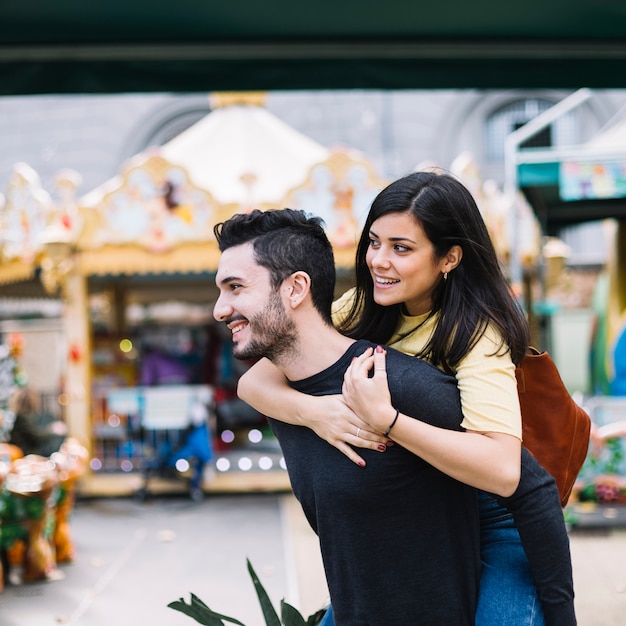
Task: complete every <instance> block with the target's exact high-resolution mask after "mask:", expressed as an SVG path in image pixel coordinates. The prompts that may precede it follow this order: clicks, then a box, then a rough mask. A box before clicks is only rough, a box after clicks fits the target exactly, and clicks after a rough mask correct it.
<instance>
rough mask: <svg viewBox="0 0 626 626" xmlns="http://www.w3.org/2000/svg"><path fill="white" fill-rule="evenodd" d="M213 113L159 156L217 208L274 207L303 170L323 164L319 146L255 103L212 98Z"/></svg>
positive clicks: (322, 149) (299, 179) (325, 154)
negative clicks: (209, 196) (178, 168)
mask: <svg viewBox="0 0 626 626" xmlns="http://www.w3.org/2000/svg"><path fill="white" fill-rule="evenodd" d="M212 104H213V106H214V107H216V108H215V110H214V111H213V112H211V113H209V114H208V115H207V116H206V117H205V118H203V119H202V120H200V121H199V122H197V123H196V124H194V125H193V126H192V127H191V128H189V129H187V130H186V131H185V132H183V133H181V134H180V135H178V136H177V137H175V138H174V139H173V140H172V141H170V142H169V143H167V144H166V145H165V146H163V147H162V148H161V150H160V152H161V155H162V156H163V157H164V158H165V159H167V160H168V161H170V163H174V164H177V165H181V166H183V167H184V168H186V170H187V172H188V173H189V176H190V178H191V180H192V181H193V183H194V184H195V185H197V186H198V187H201V188H203V189H207V190H209V191H210V192H211V194H212V195H213V197H214V198H215V200H216V201H217V202H219V203H221V204H228V203H237V204H239V205H241V206H254V205H256V204H258V203H278V202H280V201H281V200H282V199H283V197H284V196H285V194H286V193H287V191H288V190H289V189H291V188H292V187H294V186H295V185H298V184H300V183H301V182H302V181H303V180H304V178H305V177H306V175H307V173H308V171H309V169H310V168H311V167H312V166H313V165H314V164H315V163H320V162H321V161H324V160H325V159H327V158H328V157H329V155H330V152H329V151H328V150H327V149H326V148H325V147H324V146H322V145H321V144H318V143H317V142H315V141H313V140H312V139H310V138H309V137H307V136H306V135H303V134H302V133H300V132H298V131H297V130H295V129H294V128H292V127H291V126H288V125H287V124H285V123H284V122H283V121H281V120H280V119H279V118H277V117H276V116H275V115H272V114H271V113H270V112H269V111H268V110H267V109H265V108H263V106H259V105H260V104H262V102H260V101H254V100H253V102H252V103H250V101H249V100H248V102H247V103H246V102H237V101H236V100H235V101H233V103H232V104H231V105H230V106H229V101H228V96H222V97H221V98H220V96H213V98H212Z"/></svg>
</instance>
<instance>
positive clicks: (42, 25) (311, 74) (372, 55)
mask: <svg viewBox="0 0 626 626" xmlns="http://www.w3.org/2000/svg"><path fill="white" fill-rule="evenodd" d="M0 24H2V28H1V29H0V94H34V93H81V92H82V93H105V92H148V91H178V92H180V91H202V92H206V91H210V90H237V89H248V90H250V89H261V90H270V89H344V88H390V89H395V88H416V89H424V88H509V87H513V88H515V87H517V88H540V87H548V88H572V89H574V88H577V87H579V86H581V85H586V86H589V87H597V88H603V87H624V86H626V48H625V46H624V33H626V9H625V7H624V3H623V2H620V1H618V0H604V1H602V2H598V1H596V0H551V1H550V2H548V3H546V2H545V1H544V0H525V2H523V3H511V2H501V1H500V0H482V1H481V2H479V3H476V2H465V1H462V0H448V1H447V2H430V3H425V2H407V1H406V0H386V2H384V3H363V2H359V1H358V0H343V1H342V2H336V1H332V0H318V1H317V2H308V3H307V2H305V3H302V2H299V3H294V2H292V1H291V0H267V1H266V2H258V0H239V1H238V2H198V1H197V0H180V1H179V2H165V1H164V0H108V1H107V2H83V1H79V0H56V1H55V2H50V0H24V1H22V2H3V3H0Z"/></svg>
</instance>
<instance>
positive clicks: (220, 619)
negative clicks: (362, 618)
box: [167, 559, 326, 626]
mask: <svg viewBox="0 0 626 626" xmlns="http://www.w3.org/2000/svg"><path fill="white" fill-rule="evenodd" d="M246 563H247V565H248V572H249V574H250V578H252V582H253V584H254V588H255V591H256V594H257V597H258V599H259V603H260V604H261V610H262V611H263V617H264V618H265V624H266V626H317V624H319V623H320V622H321V621H322V618H323V617H324V614H325V613H326V609H325V608H324V609H320V610H319V611H316V612H315V613H314V614H313V615H310V616H309V617H308V618H307V619H304V617H303V616H302V615H301V614H300V612H299V611H298V610H297V609H295V608H294V607H293V606H291V605H290V604H288V603H287V602H285V600H281V601H280V617H279V616H278V613H277V612H276V610H275V609H274V607H273V605H272V602H271V601H270V598H269V596H268V595H267V592H266V591H265V588H264V587H263V585H262V584H261V581H260V580H259V578H258V576H257V575H256V572H255V571H254V568H253V567H252V564H251V563H250V560H249V559H246ZM167 606H168V607H169V608H171V609H174V610H175V611H180V612H181V613H184V614H185V615H189V617H193V619H195V620H196V622H198V623H199V624H204V625H205V626H225V624H224V622H229V623H231V624H238V626H245V624H243V623H242V622H240V621H239V620H238V619H235V618H234V617H228V616H227V615H222V614H220V613H216V612H215V611H213V610H211V609H210V608H209V607H208V606H207V605H206V604H205V603H204V602H203V601H202V600H200V598H198V596H196V595H194V594H193V593H192V594H191V602H190V603H189V604H187V603H186V602H185V601H184V600H183V598H180V599H179V600H176V601H174V602H170V603H169V604H168V605H167Z"/></svg>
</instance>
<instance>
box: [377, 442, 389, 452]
mask: <svg viewBox="0 0 626 626" xmlns="http://www.w3.org/2000/svg"><path fill="white" fill-rule="evenodd" d="M378 449H379V450H380V451H381V452H384V451H385V450H386V449H387V446H386V445H384V444H382V443H381V444H380V445H379V446H378Z"/></svg>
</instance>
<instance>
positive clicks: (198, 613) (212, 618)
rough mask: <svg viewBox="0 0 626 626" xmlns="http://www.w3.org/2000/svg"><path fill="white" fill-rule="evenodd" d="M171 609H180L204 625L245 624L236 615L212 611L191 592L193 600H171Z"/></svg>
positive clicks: (243, 625) (242, 625) (239, 625)
mask: <svg viewBox="0 0 626 626" xmlns="http://www.w3.org/2000/svg"><path fill="white" fill-rule="evenodd" d="M167 606H168V607H169V608H170V609H174V610H175V611H180V612H181V613H184V614H185V615H188V616H189V617H192V618H193V619H195V620H196V622H198V623H199V624H203V625H204V626H224V622H225V621H226V622H230V623H231V624H237V625H238V626H245V624H243V623H242V622H240V621H239V620H237V619H235V618H234V617H228V616H227V615H222V614H220V613H216V612H215V611H212V610H211V609H210V608H209V607H208V606H207V605H206V604H205V603H204V602H202V600H200V598H198V596H196V595H194V594H193V593H192V594H191V602H190V603H189V604H187V603H186V602H185V601H184V600H183V598H180V600H177V601H175V602H170V603H169V604H168V605H167Z"/></svg>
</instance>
